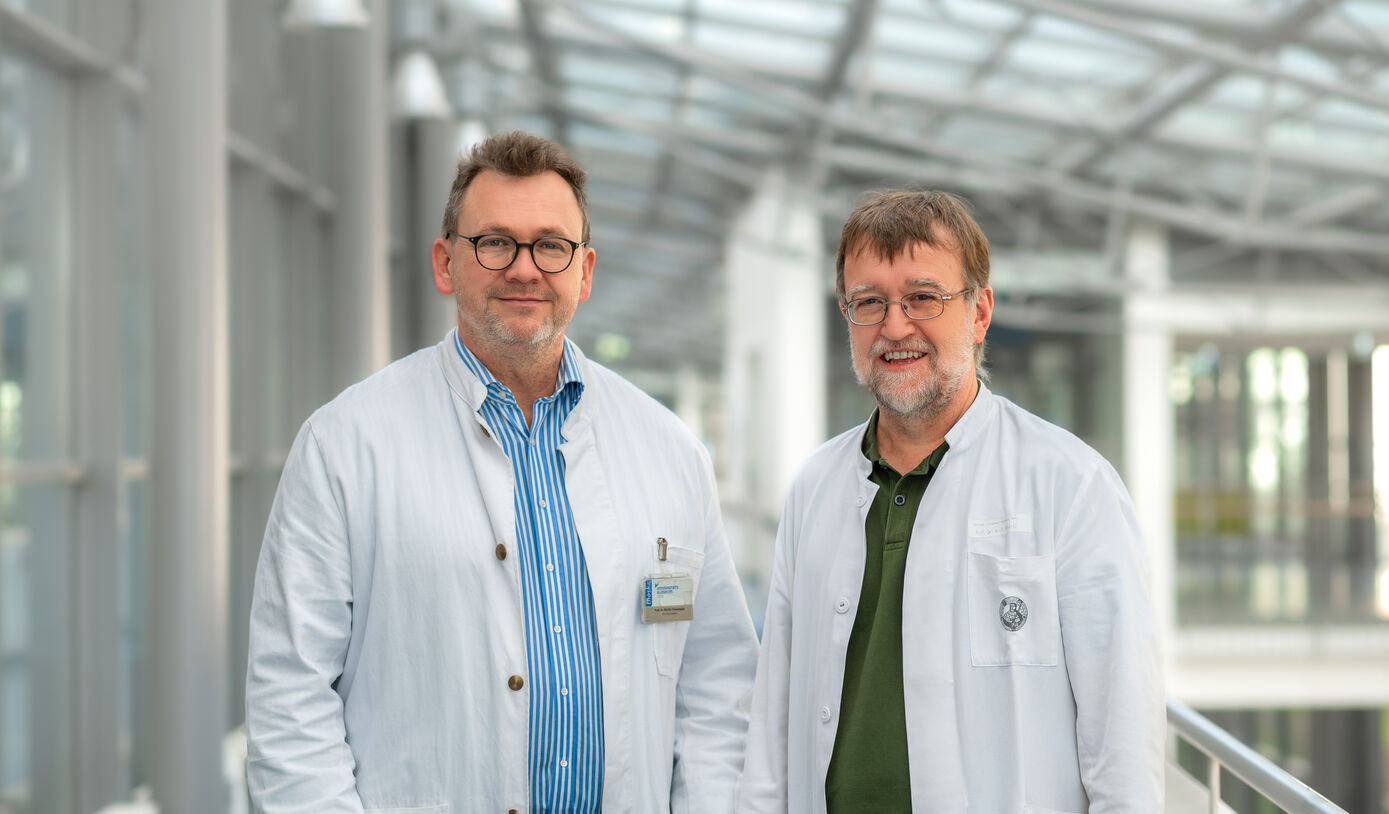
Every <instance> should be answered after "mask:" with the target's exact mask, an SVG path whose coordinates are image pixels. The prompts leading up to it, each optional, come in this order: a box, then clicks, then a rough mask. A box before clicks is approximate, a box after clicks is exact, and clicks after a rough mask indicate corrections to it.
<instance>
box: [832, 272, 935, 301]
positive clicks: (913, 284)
mask: <svg viewBox="0 0 1389 814" xmlns="http://www.w3.org/2000/svg"><path fill="white" fill-rule="evenodd" d="M907 288H909V289H911V290H912V291H920V290H921V289H923V288H930V289H934V290H936V291H945V286H943V285H941V284H940V283H939V282H937V281H936V280H928V279H926V278H925V277H917V278H915V279H911V280H908V281H907ZM877 290H878V287H877V286H875V285H872V284H869V283H865V284H864V285H856V286H854V287H853V288H851V289H849V290H848V291H845V292H844V299H846V300H852V299H854V298H856V297H858V296H859V295H860V294H865V293H868V292H870V291H877Z"/></svg>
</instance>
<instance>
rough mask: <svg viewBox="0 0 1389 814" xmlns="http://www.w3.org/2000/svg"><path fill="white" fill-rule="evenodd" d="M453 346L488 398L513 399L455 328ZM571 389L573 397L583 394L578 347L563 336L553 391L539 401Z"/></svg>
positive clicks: (548, 399) (508, 390)
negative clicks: (484, 388) (562, 349)
mask: <svg viewBox="0 0 1389 814" xmlns="http://www.w3.org/2000/svg"><path fill="white" fill-rule="evenodd" d="M453 346H454V348H456V349H457V351H458V358H460V359H462V360H463V365H464V366H465V367H467V368H468V370H469V372H471V373H472V374H473V375H474V376H476V377H477V379H478V381H480V382H482V384H483V385H484V386H485V387H486V388H487V397H488V398H500V399H503V400H509V401H515V400H516V397H515V396H513V395H512V393H511V390H510V389H508V388H507V386H506V385H504V384H502V383H501V381H500V380H499V379H498V378H497V377H496V376H493V375H492V371H490V370H488V369H487V365H484V364H483V363H482V360H481V359H479V358H477V356H476V355H475V354H474V353H473V352H472V351H471V350H469V349H468V346H467V345H465V344H463V339H462V338H461V337H459V335H458V331H457V329H455V330H454V332H453ZM571 391H573V392H574V397H575V398H577V397H579V396H581V395H583V392H584V378H583V374H582V373H580V371H579V348H578V346H577V345H575V344H574V343H573V342H571V341H569V337H565V338H564V353H563V354H562V355H561V356H560V362H559V377H558V379H557V380H556V382H555V392H554V393H552V394H551V395H549V396H546V397H545V398H543V399H541V401H550V400H553V399H554V398H556V397H557V396H559V395H561V394H564V393H569V392H571Z"/></svg>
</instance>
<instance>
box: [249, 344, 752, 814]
mask: <svg viewBox="0 0 1389 814" xmlns="http://www.w3.org/2000/svg"><path fill="white" fill-rule="evenodd" d="M580 367H581V369H582V375H583V380H584V385H585V389H584V393H583V397H582V398H581V399H580V400H579V403H578V404H577V405H576V406H575V407H574V409H573V411H572V412H571V413H570V415H569V417H568V419H567V420H566V421H565V423H564V426H563V434H564V438H565V439H566V440H565V441H564V443H563V444H562V446H561V447H560V449H561V452H562V454H563V456H564V463H565V488H566V490H567V492H568V496H569V501H570V504H571V505H572V509H573V516H574V522H575V525H576V526H577V528H578V532H579V537H580V539H581V543H582V547H583V552H584V559H585V562H586V563H587V567H588V574H589V579H590V582H591V584H592V587H593V601H594V613H595V615H596V618H597V630H598V644H599V651H600V655H601V662H602V680H603V735H604V743H605V750H606V764H605V767H604V775H603V811H604V812H606V813H607V814H612V813H614V812H639V814H648V812H655V811H666V810H671V811H674V812H711V813H712V812H716V813H717V814H724V812H727V811H729V810H731V808H732V805H733V800H734V798H735V797H736V794H737V783H738V775H739V772H740V770H741V768H742V762H743V744H744V737H745V734H746V725H747V706H748V702H749V699H750V696H751V690H752V679H753V672H754V670H755V665H756V646H757V641H756V636H755V633H754V631H753V628H752V623H751V621H750V617H749V615H748V611H747V604H746V601H745V600H744V597H743V592H742V589H741V587H740V585H739V583H738V580H737V577H736V575H735V573H734V569H733V564H732V561H731V559H730V556H729V552H728V546H727V542H726V540H725V538H724V534H723V530H722V525H721V521H720V516H719V509H718V503H717V493H716V489H715V484H714V479H713V474H712V470H711V468H710V465H709V461H708V456H707V454H706V452H705V451H704V449H703V447H702V446H701V445H700V444H699V443H698V442H697V441H696V439H695V438H694V437H693V435H692V434H690V433H689V432H688V431H687V430H686V429H685V427H684V426H683V425H682V424H681V423H680V422H679V420H678V419H677V418H676V417H675V416H674V415H672V414H671V413H670V412H669V411H667V410H666V409H664V408H663V407H661V406H660V405H659V404H657V403H656V402H655V401H654V400H652V399H651V398H649V397H647V396H646V395H644V394H642V393H641V392H640V391H639V390H637V389H636V388H635V387H633V386H632V385H631V384H629V383H627V382H626V381H624V380H623V379H621V378H620V377H618V376H617V375H616V374H614V373H612V372H611V371H609V370H607V369H605V368H603V367H601V366H599V365H596V364H593V363H591V362H589V361H588V360H586V359H583V358H582V356H580ZM485 397H486V388H485V387H484V385H483V384H482V383H481V382H480V381H478V380H477V378H476V377H474V376H473V375H472V374H471V373H470V372H469V371H468V370H467V368H466V367H465V366H464V365H463V363H462V361H461V360H460V359H459V358H458V354H457V352H456V350H455V349H454V345H453V338H452V334H450V336H449V337H448V338H446V339H445V340H444V341H443V342H441V343H440V344H439V345H437V346H436V347H433V348H427V349H424V350H421V351H419V352H417V353H415V354H412V355H411V356H409V357H407V358H405V359H402V360H400V361H399V362H396V363H395V364H392V365H390V366H389V367H387V368H386V369H384V370H382V371H381V372H379V373H377V374H376V375H373V376H371V377H370V378H368V379H366V380H365V381H363V382H361V383H359V384H357V385H355V386H353V387H351V388H349V389H348V390H346V391H345V392H344V393H343V394H342V395H340V396H339V397H338V398H337V399H335V400H334V401H332V402H331V403H329V404H328V405H326V406H325V407H323V408H322V409H320V410H318V411H317V412H316V413H314V415H313V416H312V417H310V419H309V420H308V421H307V422H306V423H305V424H304V427H303V429H302V430H301V431H300V433H299V437H298V438H297V439H296V440H295V442H294V446H293V448H292V450H291V452H290V455H289V459H288V461H287V462H286V464H285V470H284V474H283V476H282V478H281V481H280V487H279V491H278V493H277V495H276V497H275V502H274V507H273V508H272V510H271V515H270V520H269V523H268V526H267V528H266V533H265V542H264V545H263V547H262V549H261V556H260V563H259V567H258V570H257V573H256V584H255V595H254V599H253V601H252V610H251V636H250V663H249V667H248V672H247V679H246V727H247V734H248V737H249V744H248V751H249V763H248V774H249V780H250V786H251V789H252V794H253V797H254V799H255V800H256V802H257V803H258V805H259V807H260V809H261V810H263V811H264V812H265V813H266V814H282V812H284V813H287V812H305V813H307V812H312V814H324V813H325V812H361V811H362V810H363V808H365V809H366V810H367V811H376V812H399V811H406V810H408V811H409V812H410V814H441V813H442V812H452V814H462V812H495V813H496V814H505V812H507V811H509V810H516V811H519V812H526V811H529V809H530V806H529V794H530V792H529V786H528V781H527V707H528V692H527V689H526V687H523V688H522V689H521V690H520V691H514V690H512V689H510V688H509V687H508V678H509V677H510V676H512V675H519V676H522V677H523V678H524V677H525V676H527V675H528V673H529V669H528V666H527V663H526V645H525V638H524V636H523V617H522V606H521V583H520V579H521V576H520V566H519V557H518V556H517V553H516V522H515V509H514V506H513V502H512V501H513V491H512V488H513V478H512V469H511V464H510V463H509V462H508V460H507V458H506V455H505V454H504V453H503V450H502V447H501V445H500V444H499V443H498V442H497V441H496V439H494V438H493V437H491V435H490V434H489V432H488V430H487V428H486V425H485V423H484V422H483V420H482V418H481V416H480V415H479V412H478V411H479V408H480V407H481V405H482V402H483V399H484V398H485ZM657 537H665V538H666V540H667V541H668V542H669V555H668V560H667V562H665V563H658V560H657V553H656V538H657ZM499 543H500V544H501V545H504V546H505V547H506V551H507V552H508V553H507V555H506V557H505V558H504V559H499V557H498V550H499V549H498V548H497V546H498V544H499ZM662 569H671V570H676V569H678V570H681V571H686V572H689V573H690V574H692V575H693V576H695V578H696V579H697V587H696V594H695V613H694V621H693V622H667V623H660V624H645V623H643V622H642V621H641V616H640V612H639V610H638V605H637V603H638V586H639V583H640V581H641V579H642V578H643V577H644V576H645V575H647V574H649V573H652V572H656V571H660V570H662Z"/></svg>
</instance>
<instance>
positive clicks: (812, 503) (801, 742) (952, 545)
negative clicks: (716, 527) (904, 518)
mask: <svg viewBox="0 0 1389 814" xmlns="http://www.w3.org/2000/svg"><path fill="white" fill-rule="evenodd" d="M864 430H865V425H860V426H859V427H857V428H855V429H853V430H850V431H849V432H846V433H844V434H843V435H840V436H838V437H836V438H834V439H832V440H831V441H829V442H828V443H826V444H825V445H824V446H822V447H821V448H820V449H819V450H817V451H816V452H815V453H813V454H812V455H811V456H810V458H809V459H808V460H807V461H806V462H805V463H804V464H803V466H802V467H801V469H800V471H799V472H798V474H797V476H796V478H795V479H794V481H793V484H792V486H791V489H790V492H789V495H788V497H787V500H786V504H785V508H784V511H783V514H782V519H781V527H780V529H779V531H778V537H777V544H776V552H775V555H774V561H773V567H772V577H771V584H770V588H769V592H770V593H769V598H768V603H767V616H766V622H765V624H764V627H763V634H762V642H763V644H762V654H761V660H760V662H759V665H758V672H757V688H756V690H755V692H754V696H753V713H752V722H751V725H750V727H749V734H748V738H749V740H748V752H747V764H746V768H745V772H744V778H743V787H742V795H741V801H740V808H739V810H740V811H741V812H745V814H760V813H762V812H778V814H785V812H792V814H803V813H804V814H822V812H824V811H825V776H826V772H827V770H828V768H829V762H830V756H831V753H832V750H833V748H834V739H835V733H836V730H837V727H838V721H839V702H840V694H841V690H842V685H843V677H844V661H845V652H846V648H847V646H848V642H849V634H850V632H851V631H852V628H853V623H854V611H855V609H856V608H857V606H858V598H859V588H860V585H861V583H862V580H863V569H864V557H865V543H864V534H865V532H864V522H865V519H866V517H867V513H868V508H869V505H870V504H871V503H872V502H873V496H874V494H875V492H876V489H877V487H876V486H874V484H873V483H872V482H871V481H870V480H869V479H868V475H869V466H870V463H869V462H868V460H867V459H866V458H864V456H863V454H862V452H861V451H860V447H859V444H860V441H861V439H862V437H863V433H864ZM946 441H947V442H948V443H949V444H950V448H949V451H948V452H947V453H946V455H945V458H944V459H943V460H942V461H941V464H940V468H939V469H938V470H937V472H936V474H935V476H934V477H933V478H932V480H931V485H930V487H929V488H928V489H927V490H926V494H925V496H924V497H923V498H922V501H921V506H920V509H919V510H918V511H917V515H916V520H915V524H914V526H913V530H912V537H911V543H910V547H909V549H908V554H907V566H906V568H907V570H906V583H905V586H904V589H903V598H902V674H903V675H902V677H903V687H904V694H905V702H906V716H907V749H908V755H909V759H910V773H911V792H912V810H913V811H915V812H917V814H936V813H939V814H965V812H971V813H972V814H1054V813H1056V812H1061V813H1067V812H1076V813H1077V814H1080V813H1081V812H1089V814H1101V812H1104V813H1106V814H1107V813H1108V812H1148V813H1152V812H1160V811H1161V810H1162V798H1163V745H1164V744H1163V742H1164V733H1165V714H1164V695H1163V680H1162V663H1161V659H1160V655H1159V645H1158V632H1157V629H1156V624H1155V621H1154V618H1153V614H1152V610H1151V605H1150V600H1149V594H1148V587H1147V578H1146V572H1147V563H1146V553H1145V551H1144V549H1143V546H1142V543H1141V541H1140V538H1139V533H1138V528H1137V523H1136V520H1135V518H1134V514H1133V508H1132V505H1131V503H1130V501H1129V498H1128V494H1127V492H1126V491H1125V489H1124V487H1123V484H1122V483H1121V482H1120V480H1119V477H1118V475H1117V474H1116V473H1115V472H1114V470H1113V468H1112V467H1111V466H1109V464H1108V463H1106V462H1105V461H1104V459H1103V458H1101V457H1100V456H1099V455H1098V454H1097V453H1096V452H1094V451H1093V450H1092V449H1090V448H1089V447H1087V446H1086V445H1085V444H1084V443H1082V442H1081V441H1080V440H1079V439H1077V438H1075V437H1074V436H1072V435H1071V434H1070V433H1068V432H1066V431H1064V430H1061V429H1059V428H1057V427H1055V426H1053V425H1051V424H1048V423H1046V422H1045V421H1043V420H1041V419H1039V418H1037V417H1036V416H1033V415H1031V414H1029V413H1027V412H1026V411H1024V410H1022V409H1020V408H1018V407H1016V406H1015V405H1013V404H1011V403H1010V402H1008V401H1006V400H1005V399H1002V398H999V397H997V396H994V395H993V394H992V393H990V391H989V390H988V388H986V387H984V386H983V385H981V386H980V389H979V395H978V396H977V397H976V399H975V400H974V403H973V404H972V405H971V406H970V408H969V410H968V411H967V412H966V413H965V415H964V416H963V417H961V419H960V421H958V422H957V423H956V424H955V426H954V427H953V428H952V429H951V430H950V431H949V432H948V433H947V434H946Z"/></svg>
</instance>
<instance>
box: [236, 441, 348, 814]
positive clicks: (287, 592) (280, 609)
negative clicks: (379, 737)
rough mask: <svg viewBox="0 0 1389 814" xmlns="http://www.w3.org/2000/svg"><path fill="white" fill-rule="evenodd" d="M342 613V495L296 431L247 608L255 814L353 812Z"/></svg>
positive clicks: (315, 450) (318, 454)
mask: <svg viewBox="0 0 1389 814" xmlns="http://www.w3.org/2000/svg"><path fill="white" fill-rule="evenodd" d="M351 608H352V572H351V562H350V555H349V550H348V535H347V524H346V520H345V516H344V512H343V506H342V495H341V493H340V492H335V489H334V484H333V481H332V480H331V479H330V477H329V474H328V469H327V464H326V463H325V460H324V455H323V451H322V449H321V448H320V446H319V442H318V439H317V438H316V437H315V435H314V431H313V428H312V426H311V425H310V424H305V425H304V428H303V429H302V430H300V433H299V437H298V438H297V439H295V442H294V446H293V448H292V449H291V451H290V454H289V458H288V460H287V461H286V462H285V468H284V473H283V474H282V475H281V478H280V486H279V490H278V491H277V492H276V495H275V502H274V505H273V506H272V508H271V511H270V519H269V522H268V524H267V526H266V531H265V540H264V542H263V544H262V546H261V552H260V561H259V564H258V566H257V569H256V579H255V588H254V592H253V596H252V600H251V628H250V638H249V659H248V665H247V672H246V732H247V750H248V762H247V777H248V781H249V784H250V789H251V795H252V799H253V801H254V804H255V810H257V811H260V812H263V814H300V813H302V814H310V812H313V814H323V813H324V812H332V813H333V814H339V813H346V812H352V814H357V813H358V812H361V811H362V803H361V800H360V799H359V797H358V795H357V788H356V781H355V779H354V768H355V764H354V759H353V756H352V752H351V750H350V749H349V748H348V745H347V740H346V728H345V724H344V718H343V704H342V699H341V698H340V697H339V696H338V694H337V692H336V690H335V688H334V685H335V682H336V681H337V680H338V678H339V676H341V675H342V672H343V664H344V660H345V657H346V654H347V647H348V640H349V637H350V635H351V624H352V620H351Z"/></svg>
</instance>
